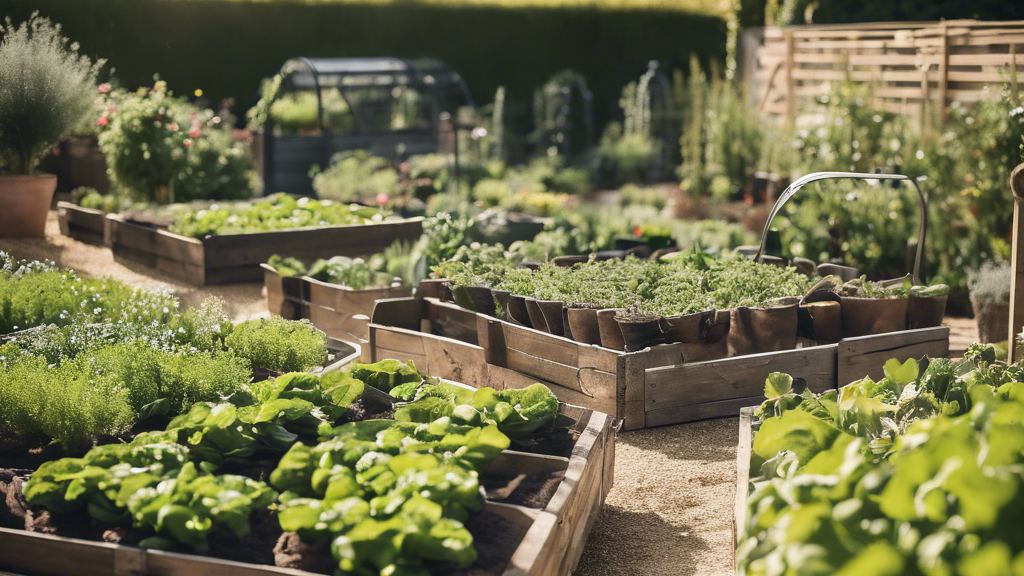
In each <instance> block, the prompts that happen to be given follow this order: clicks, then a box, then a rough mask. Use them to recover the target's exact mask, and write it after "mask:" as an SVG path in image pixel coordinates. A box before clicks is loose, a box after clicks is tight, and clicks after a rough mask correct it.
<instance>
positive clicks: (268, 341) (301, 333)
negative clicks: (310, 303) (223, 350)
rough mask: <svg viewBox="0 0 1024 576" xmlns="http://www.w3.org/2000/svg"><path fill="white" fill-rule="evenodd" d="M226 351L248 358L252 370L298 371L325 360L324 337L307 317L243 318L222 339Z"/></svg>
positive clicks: (325, 347) (318, 364)
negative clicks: (242, 320)
mask: <svg viewBox="0 0 1024 576" xmlns="http://www.w3.org/2000/svg"><path fill="white" fill-rule="evenodd" d="M224 345H225V346H226V347H227V349H228V350H229V351H231V352H232V353H234V354H237V355H238V356H239V357H241V358H245V359H246V360H248V361H249V363H250V365H251V366H252V368H253V370H259V369H263V370H271V371H275V372H302V371H304V370H309V369H311V368H315V367H317V366H322V365H323V363H324V361H325V360H326V359H327V337H326V336H324V333H323V332H321V331H319V330H317V329H316V327H315V326H313V324H311V323H310V322H309V321H308V320H298V321H291V320H285V319H283V318H281V317H280V316H272V317H270V318H262V319H258V320H246V321H245V322H242V323H241V324H239V325H238V326H235V327H234V329H232V330H231V334H230V335H228V336H227V338H225V340H224Z"/></svg>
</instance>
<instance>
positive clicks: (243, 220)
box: [169, 192, 390, 238]
mask: <svg viewBox="0 0 1024 576" xmlns="http://www.w3.org/2000/svg"><path fill="white" fill-rule="evenodd" d="M388 216H390V212H388V211H386V210H382V209H378V208H367V207H365V206H357V205H355V204H353V205H348V204H339V203H336V202H333V201H331V200H314V199H312V198H298V199H296V198H294V197H292V196H289V195H287V194H285V193H283V192H280V193H277V194H273V195H271V196H267V197H266V198H262V199H260V200H255V201H252V202H239V203H235V204H224V205H213V206H210V207H209V208H207V209H203V210H198V211H191V210H189V211H180V212H178V213H177V216H176V218H175V220H174V223H173V224H171V226H170V228H169V229H170V231H171V232H174V233H176V234H181V235H183V236H189V237H192V238H202V237H204V236H207V235H227V234H250V233H255V232H270V231H273V230H290V229H294V228H305V227H310V226H349V225H359V224H370V223H373V222H382V221H383V220H384V219H385V218H387V217H388Z"/></svg>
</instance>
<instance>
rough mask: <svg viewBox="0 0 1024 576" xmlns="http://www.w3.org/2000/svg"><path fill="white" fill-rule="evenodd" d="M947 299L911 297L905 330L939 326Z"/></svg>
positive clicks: (939, 297)
mask: <svg viewBox="0 0 1024 576" xmlns="http://www.w3.org/2000/svg"><path fill="white" fill-rule="evenodd" d="M947 298H948V295H947V296H931V297H927V298H920V297H917V296H911V297H910V304H909V305H908V307H907V330H916V329H918V328H934V327H936V326H941V325H942V319H943V317H945V315H946V299H947ZM1007 315H1009V310H1007ZM1007 330H1009V328H1007Z"/></svg>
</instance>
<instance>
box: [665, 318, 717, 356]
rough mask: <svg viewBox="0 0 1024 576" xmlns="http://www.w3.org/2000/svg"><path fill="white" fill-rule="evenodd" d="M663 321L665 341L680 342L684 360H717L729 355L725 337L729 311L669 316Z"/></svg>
mask: <svg viewBox="0 0 1024 576" xmlns="http://www.w3.org/2000/svg"><path fill="white" fill-rule="evenodd" d="M663 324H664V329H665V342H666V343H670V344H671V343H679V344H681V345H682V346H681V348H682V354H683V362H705V361H708V360H718V359H720V358H725V357H726V356H727V355H728V354H729V350H728V347H727V346H726V338H725V337H726V335H727V334H728V333H729V311H728V310H705V311H704V312H697V313H695V314H687V315H685V316H670V317H667V318H665V320H664V323H663Z"/></svg>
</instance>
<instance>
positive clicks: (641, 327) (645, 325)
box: [615, 315, 665, 352]
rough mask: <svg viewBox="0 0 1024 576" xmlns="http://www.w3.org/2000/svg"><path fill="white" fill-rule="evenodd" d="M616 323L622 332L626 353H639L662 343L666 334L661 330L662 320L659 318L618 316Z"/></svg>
mask: <svg viewBox="0 0 1024 576" xmlns="http://www.w3.org/2000/svg"><path fill="white" fill-rule="evenodd" d="M615 321H616V322H617V323H618V324H619V330H621V331H622V341H623V343H624V344H625V349H626V352H638V351H640V350H643V349H644V348H647V347H648V346H651V345H652V344H658V343H660V342H661V341H662V340H663V339H664V337H665V333H664V332H662V330H661V318H658V317H657V316H621V315H619V316H616V317H615Z"/></svg>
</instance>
